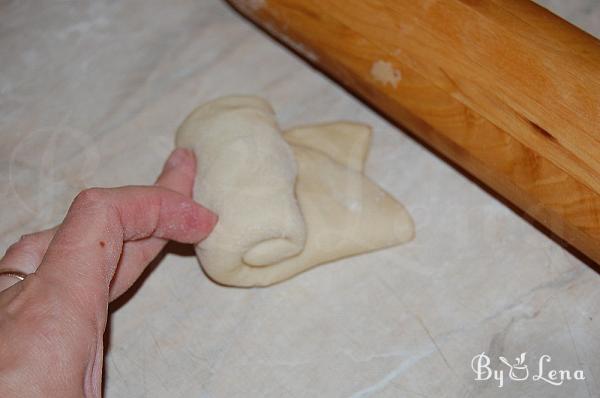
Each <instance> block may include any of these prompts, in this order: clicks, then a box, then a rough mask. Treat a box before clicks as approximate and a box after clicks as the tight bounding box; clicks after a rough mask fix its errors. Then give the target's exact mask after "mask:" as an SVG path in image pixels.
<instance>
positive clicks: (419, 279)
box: [0, 0, 600, 398]
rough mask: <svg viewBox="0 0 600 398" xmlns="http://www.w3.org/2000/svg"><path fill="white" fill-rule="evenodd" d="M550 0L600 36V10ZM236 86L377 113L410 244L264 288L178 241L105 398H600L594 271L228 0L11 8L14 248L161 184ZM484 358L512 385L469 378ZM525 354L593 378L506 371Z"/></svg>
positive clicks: (134, 306)
mask: <svg viewBox="0 0 600 398" xmlns="http://www.w3.org/2000/svg"><path fill="white" fill-rule="evenodd" d="M543 3H544V4H547V5H549V6H550V7H552V8H553V9H554V10H555V11H557V12H559V13H561V14H562V15H564V16H565V17H567V18H569V19H570V20H572V21H574V22H576V23H578V24H580V26H582V27H583V28H585V29H587V30H588V31H590V32H591V33H593V34H595V35H597V36H600V3H597V2H595V1H594V0H589V1H587V2H586V1H572V2H564V1H558V0H547V1H544V2H543ZM234 93H241V94H257V95H261V96H263V97H265V98H267V99H268V100H269V101H271V103H272V104H273V105H274V107H275V109H276V111H277V114H278V116H279V118H280V122H281V125H282V126H283V127H289V126H294V125H297V124H304V123H309V122H320V121H332V120H340V119H346V120H355V121H361V122H366V123H369V124H371V125H372V126H373V128H374V140H373V146H372V149H371V153H370V158H369V161H368V164H367V170H366V171H367V174H368V175H369V176H370V177H371V178H372V179H373V180H375V181H376V182H377V183H379V184H380V185H381V186H383V187H384V188H385V189H386V190H388V191H389V192H390V193H392V194H393V195H394V196H396V197H397V198H399V199H400V200H401V201H402V202H403V203H405V204H406V206H407V208H408V209H409V211H410V212H411V213H412V215H413V216H414V218H415V221H416V226H417V238H416V240H414V241H413V242H411V243H410V244H407V245H404V246H400V247H397V248H393V249H389V250H385V251H380V252H376V253H372V254H368V255H363V256H358V257H354V258H349V259H346V260H342V261H339V262H336V263H333V264H330V265H326V266H322V267H319V268H316V269H314V270H312V271H310V272H307V273H304V274H302V275H300V276H298V277H296V278H294V279H292V280H290V281H287V282H285V283H282V284H280V285H277V286H274V287H271V288H266V289H233V288H225V287H221V286H218V285H215V284H214V283H213V282H211V281H209V280H208V279H207V278H206V277H205V276H204V274H203V273H202V271H201V270H200V268H199V266H198V263H197V261H196V258H195V257H193V256H192V253H191V251H190V249H189V247H185V246H177V245H170V246H169V250H168V251H167V253H166V255H164V256H162V257H161V258H160V259H158V260H157V261H156V262H155V263H154V264H153V266H152V267H151V269H150V270H151V272H149V273H148V274H147V275H146V277H145V278H144V280H143V281H142V283H140V284H139V285H137V286H136V289H135V290H134V291H133V292H132V294H130V295H129V296H128V297H127V298H126V299H124V300H121V301H120V302H119V303H117V304H116V305H115V306H114V308H113V309H112V315H111V321H110V330H109V333H110V344H109V347H108V354H107V356H106V362H105V374H106V376H105V394H106V396H107V397H131V398H133V397H165V396H169V397H192V396H193V397H215V398H219V397H287V396H290V397H409V398H412V397H415V398H416V397H432V398H434V397H435V398H438V397H517V396H519V397H525V396H526V397H544V398H548V397H567V396H568V397H597V396H600V279H599V277H598V274H597V273H596V272H595V271H593V270H592V269H591V268H589V267H588V266H587V265H585V264H584V263H582V262H581V261H580V260H578V259H577V258H576V257H574V256H573V255H572V254H570V253H569V252H567V251H566V250H564V249H563V248H562V247H561V246H559V245H558V244H556V243H555V242H554V241H552V240H551V239H549V238H548V237H547V236H546V235H544V234H542V233H541V232H540V231H538V230H537V229H535V228H534V227H532V226H531V225H530V224H528V223H527V222H526V221H524V220H523V219H522V218H520V217H518V216H517V215H516V214H514V213H513V212H512V211H511V210H509V209H508V208H507V207H505V206H504V205H503V204H501V203H500V202H498V201H497V200H496V199H495V198H494V197H492V196H490V195H489V194H488V193H486V192H485V191H484V190H483V189H482V188H481V187H479V186H478V185H476V184H474V183H473V182H472V181H470V180H468V179H467V178H465V177H464V176H463V175H461V174H460V173H458V172H457V171H456V170H454V169H452V168H451V167H449V166H448V165H447V164H445V163H444V162H443V161H441V160H440V159H438V158H436V157H435V156H434V155H433V154H431V153H429V152H428V151H427V150H425V149H424V148H423V147H421V146H420V145H418V144H417V143H416V142H414V141H413V140H411V139H410V138H409V137H408V136H407V135H405V134H404V133H402V132H401V131H399V130H398V129H397V128H396V127H395V126H393V125H390V124H389V123H388V122H386V121H385V120H384V119H382V118H381V117H380V116H378V115H377V114H376V113H374V112H373V111H372V110H371V109H369V108H368V107H367V106H365V105H364V104H362V103H361V102H359V101H358V100H357V99H355V98H354V97H352V96H351V95H349V94H348V93H347V92H345V91H344V90H343V89H341V88H340V87H338V86H337V85H336V84H335V83H333V82H332V81H330V80H328V79H327V78H326V77H325V76H323V75H322V74H320V73H319V72H318V71H316V70H314V69H312V68H311V67H310V66H308V65H307V64H306V63H305V62H303V61H302V60H301V59H299V58H298V57H296V56H295V55H294V54H293V53H291V52H290V51H288V50H287V49H285V48H284V47H282V46H281V45H279V44H277V43H275V42H274V41H273V40H271V39H270V38H269V37H267V36H266V35H265V34H263V33H261V32H260V31H259V30H257V29H256V28H254V27H253V26H252V25H251V24H249V23H248V22H246V21H245V20H244V19H242V18H241V17H240V16H238V15H237V14H236V13H235V12H233V11H232V10H231V9H230V8H229V7H228V6H227V5H226V4H224V3H223V2H221V1H218V0H201V1H195V0H173V1H169V2H165V1H158V0H131V1H120V2H108V1H93V2H75V1H73V2H69V1H54V2H50V1H44V2H40V1H33V0H22V1H13V2H10V1H4V2H1V3H0V198H1V200H2V204H3V210H2V217H1V220H0V249H5V248H6V247H8V245H9V244H10V243H12V242H13V241H15V240H16V239H18V237H19V236H20V235H21V234H23V233H26V232H32V231H34V230H38V229H41V228H44V227H48V226H51V225H54V224H56V223H57V222H59V221H60V220H61V219H62V216H63V215H64V213H65V211H66V209H67V207H68V205H69V203H70V201H71V199H72V198H73V197H74V196H75V195H76V194H77V192H79V191H80V190H82V189H84V188H86V187H90V186H117V185H125V184H149V183H151V182H152V181H153V179H154V177H155V176H156V175H157V173H158V172H159V170H160V168H161V166H162V162H163V160H164V159H165V158H166V156H167V154H168V153H169V152H170V151H171V149H172V147H173V138H174V131H175V129H176V127H177V126H178V125H179V123H180V122H181V121H182V119H183V118H184V117H185V116H186V115H187V114H188V112H189V111H190V110H192V109H193V108H194V107H195V106H196V105H198V104H200V103H202V102H204V101H206V100H208V99H211V98H215V97H217V96H221V95H227V94H234ZM482 352H485V353H486V355H489V357H490V359H491V362H490V365H489V366H490V368H491V369H492V368H493V369H504V370H505V373H507V374H505V375H504V377H505V379H506V380H505V381H504V385H503V387H499V386H498V384H499V382H498V381H496V380H487V381H476V380H474V378H475V373H474V372H473V370H472V368H471V365H472V359H473V357H474V356H476V355H478V354H481V353H482ZM522 352H526V353H527V354H526V355H527V356H526V358H527V359H526V363H527V364H528V365H529V369H530V372H532V374H533V373H535V374H537V372H538V360H539V359H540V357H542V356H543V355H544V354H547V355H550V356H551V359H552V361H551V362H550V363H545V368H544V372H547V371H549V370H550V368H554V369H566V370H570V371H571V372H574V371H575V370H582V371H583V373H584V375H585V380H570V381H565V382H564V384H563V385H561V386H554V385H551V384H550V383H547V382H544V381H543V380H537V381H534V380H532V378H531V377H530V378H529V379H528V380H525V381H516V380H510V378H509V375H508V368H507V367H503V366H505V365H503V364H502V362H500V360H499V359H498V357H499V356H504V357H506V358H508V360H509V361H510V362H511V363H513V362H514V361H515V360H514V358H515V357H517V356H519V355H520V354H521V353H522Z"/></svg>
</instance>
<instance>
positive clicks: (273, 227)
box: [177, 97, 414, 286]
mask: <svg viewBox="0 0 600 398" xmlns="http://www.w3.org/2000/svg"><path fill="white" fill-rule="evenodd" d="M370 135H371V131H370V128H369V127H368V126H366V125H363V124H357V123H348V122H338V123H328V124H320V125H312V126H305V127H298V128H294V129H291V130H288V131H286V132H284V133H283V134H282V133H281V132H280V130H279V128H278V126H277V122H276V119H275V114H274V112H273V110H272V108H271V107H270V105H269V104H268V103H267V102H266V101H264V100H262V99H260V98H257V97H224V98H220V99H217V100H214V101H212V102H209V103H207V104H205V105H202V106H201V107H199V108H198V109H196V110H195V111H194V112H192V114H191V115H190V116H188V118H187V119H186V120H185V121H184V122H183V124H182V125H181V127H180V128H179V130H178V132H177V146H180V147H187V148H190V149H192V150H194V151H195V153H196V157H197V160H198V174H197V178H196V184H195V188H194V198H195V199H196V200H197V201H198V202H200V203H202V204H203V205H204V206H206V207H207V208H209V209H211V210H212V211H214V212H215V213H216V214H218V216H219V222H218V223H217V225H216V227H215V229H214V230H213V232H212V233H211V234H210V235H209V236H208V238H206V239H205V240H204V241H202V242H200V243H199V244H198V245H197V246H196V254H197V256H198V258H199V260H200V262H201V264H202V266H203V267H204V270H205V271H206V273H207V274H208V275H209V276H210V277H211V278H212V279H214V280H215V281H217V282H219V283H221V284H224V285H230V286H267V285H271V284H274V283H277V282H280V281H282V280H285V279H288V278H290V277H292V276H294V275H296V274H298V273H300V272H303V271H305V270H307V269H309V268H312V267H314V266H316V265H319V264H323V263H326V262H330V261H334V260H337V259H340V258H343V257H348V256H352V255H356V254H360V253H365V252H369V251H373V250H378V249H382V248H385V247H390V246H394V245H398V244H400V243H403V242H406V241H409V240H411V239H412V238H413V236H414V227H413V222H412V219H411V217H410V215H409V214H408V212H407V211H406V210H405V209H404V207H403V206H402V204H400V203H399V202H398V201H397V200H396V199H394V198H393V197H392V196H391V195H389V194H388V193H387V192H385V191H384V190H382V189H381V188H380V187H379V186H377V185H376V184H375V183H374V182H373V181H371V180H369V179H368V178H367V177H366V176H365V175H364V174H363V167H364V163H365V160H366V157H367V152H368V148H369V141H370Z"/></svg>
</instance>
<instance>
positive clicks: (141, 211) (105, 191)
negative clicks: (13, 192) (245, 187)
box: [0, 149, 217, 397]
mask: <svg viewBox="0 0 600 398" xmlns="http://www.w3.org/2000/svg"><path fill="white" fill-rule="evenodd" d="M195 173H196V162H195V158H194V155H193V153H192V152H190V151H188V150H184V149H177V150H175V151H174V152H173V153H172V154H171V156H170V157H169V160H168V161H167V163H166V164H165V167H164V169H163V171H162V174H161V176H160V177H159V178H158V180H157V183H156V185H155V186H144V187H143V186H126V187H120V188H91V189H87V190H85V191H82V192H81V193H80V194H79V195H78V196H77V197H76V198H75V200H74V201H73V203H72V204H71V207H70V208H69V211H68V212H67V215H66V217H65V219H64V220H63V222H62V223H61V224H60V225H59V226H57V227H55V228H52V229H49V230H46V231H41V232H37V233H34V234H30V235H25V236H23V237H22V238H21V239H20V240H19V242H17V243H15V244H14V245H12V246H11V247H10V248H9V249H8V250H7V252H6V254H5V256H4V258H2V259H1V260H0V270H15V271H18V272H20V273H23V274H27V275H28V276H27V277H26V278H25V279H24V280H23V281H21V282H18V283H16V284H14V285H13V286H11V287H10V288H8V289H6V290H4V291H2V292H1V293H0V396H2V397H17V396H18V397H81V396H86V397H99V396H100V395H101V379H102V362H103V335H104V330H105V327H106V321H107V316H108V303H109V302H110V301H111V300H114V299H115V298H117V297H118V296H120V295H121V294H122V293H124V292H125V291H126V290H127V289H128V288H129V287H131V285H132V284H133V283H134V282H135V281H136V279H137V278H138V277H139V276H140V275H141V273H142V272H143V271H144V269H145V268H146V266H147V265H148V264H149V263H150V261H152V259H153V258H154V257H156V255H157V254H158V253H159V252H160V251H161V250H162V249H163V247H164V246H165V244H166V243H167V241H168V240H175V241H178V242H183V243H196V242H199V241H201V240H202V239H204V238H205V237H206V236H207V235H208V234H209V233H210V232H211V231H212V228H213V227H214V225H215V223H216V221H217V218H216V216H215V215H214V214H213V213H211V212H210V211H209V210H207V209H205V208H204V207H202V206H200V205H199V204H197V203H196V202H194V201H193V200H192V199H190V196H191V192H192V188H193V183H194V177H195ZM9 280H11V277H8V276H3V277H0V283H4V284H5V286H4V287H6V283H7V281H9ZM4 287H3V286H2V285H0V290H1V289H3V288H4Z"/></svg>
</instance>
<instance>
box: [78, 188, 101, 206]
mask: <svg viewBox="0 0 600 398" xmlns="http://www.w3.org/2000/svg"><path fill="white" fill-rule="evenodd" d="M106 198H107V190H106V188H87V189H84V190H83V191H81V192H79V194H77V196H76V197H75V199H74V200H73V205H74V206H76V207H88V206H97V205H102V204H104V203H106Z"/></svg>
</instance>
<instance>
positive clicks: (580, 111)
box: [230, 0, 600, 264]
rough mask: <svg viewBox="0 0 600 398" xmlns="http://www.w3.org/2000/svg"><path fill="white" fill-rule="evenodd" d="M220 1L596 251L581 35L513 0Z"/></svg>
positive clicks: (599, 151) (590, 95)
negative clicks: (226, 3) (229, 5)
mask: <svg viewBox="0 0 600 398" xmlns="http://www.w3.org/2000/svg"><path fill="white" fill-rule="evenodd" d="M230 2H231V3H232V5H233V6H234V7H235V8H237V9H238V10H239V11H240V12H241V13H242V14H244V15H246V16H247V17H249V18H250V19H252V20H253V21H255V22H256V23H257V24H258V25H259V26H261V27H262V28H264V29H265V30H267V31H268V32H269V33H271V34H272V35H273V36H275V37H276V38H278V39H279V40H281V41H282V42H284V43H286V44H287V45H288V46H289V47H291V48H292V49H294V50H295V51H296V52H297V53H299V54H301V55H302V56H304V57H305V58H306V59H307V60H308V61H309V62H311V63H313V64H314V65H316V66H317V67H318V68H320V69H322V70H323V71H325V72H326V73H328V74H329V75H330V76H332V77H333V78H334V79H336V80H337V81H338V82H340V83H342V84H343V85H344V86H345V87H347V88H348V89H349V90H351V91H353V92H354V93H356V94H357V95H358V96H359V97H361V98H362V99H364V100H365V101H367V102H368V103H370V104H371V105H373V106H374V107H375V108H377V109H378V110H380V111H381V112H382V113H383V114H385V115H386V116H388V117H389V118H391V119H392V120H394V121H395V122H397V123H399V124H400V125H402V126H404V127H405V128H407V129H408V130H409V131H411V132H412V133H413V134H414V135H415V136H416V137H418V138H419V139H420V140H421V141H422V142H425V143H426V144H427V145H428V146H430V147H432V148H434V149H435V150H437V151H438V152H439V153H441V154H443V155H444V156H445V157H446V158H448V159H450V160H451V161H452V162H453V163H455V164H457V165H459V166H460V167H461V168H462V169H464V170H466V171H467V172H468V173H470V174H472V175H473V176H475V177H477V178H478V179H479V180H480V181H482V182H483V183H485V184H486V185H488V186H489V187H491V188H492V189H493V190H494V191H496V192H497V193H499V194H500V195H501V196H503V197H504V198H506V199H508V200H509V201H510V202H511V203H512V204H514V205H516V207H518V208H519V209H521V210H522V211H523V212H525V213H526V214H528V215H530V216H531V217H533V218H534V219H535V220H537V221H538V222H539V223H541V224H542V225H544V226H545V227H547V228H548V229H549V230H551V231H552V232H553V233H555V234H556V235H558V236H559V237H560V238H562V239H564V241H566V242H568V243H570V244H571V245H573V246H574V247H576V248H577V249H579V250H580V251H581V252H583V253H584V254H585V255H587V256H588V257H589V258H591V259H592V260H594V261H595V262H596V263H599V264H600V42H599V41H598V40H596V39H595V38H594V37H592V36H590V35H588V34H586V33H585V32H583V31H581V30H579V29H578V28H576V27H574V26H573V25H571V24H569V23H568V22H566V21H564V20H562V19H561V18H559V17H557V16H555V15H554V14H552V13H550V12H549V11H547V10H545V9H544V8H542V7H540V6H537V5H536V4H534V3H532V2H529V1H527V0H420V1H415V0H230ZM423 183H425V184H426V183H427V181H423Z"/></svg>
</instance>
